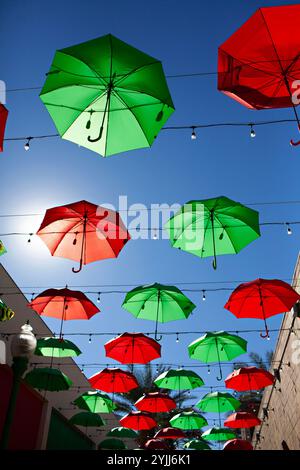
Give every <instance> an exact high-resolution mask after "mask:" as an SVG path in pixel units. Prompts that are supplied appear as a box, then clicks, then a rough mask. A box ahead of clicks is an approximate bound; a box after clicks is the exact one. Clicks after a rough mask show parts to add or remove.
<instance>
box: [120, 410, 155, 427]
mask: <svg viewBox="0 0 300 470" xmlns="http://www.w3.org/2000/svg"><path fill="white" fill-rule="evenodd" d="M120 424H121V425H122V426H124V427H125V428H129V429H133V430H135V431H142V430H146V429H152V428H155V427H156V426H157V422H156V421H155V419H154V418H152V416H151V415H150V414H149V413H143V412H141V411H131V412H130V413H127V415H125V416H123V418H121V419H120Z"/></svg>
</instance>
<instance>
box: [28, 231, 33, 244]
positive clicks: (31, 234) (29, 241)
mask: <svg viewBox="0 0 300 470" xmlns="http://www.w3.org/2000/svg"><path fill="white" fill-rule="evenodd" d="M32 236H33V233H30V234H29V238H28V240H27V243H31V237H32Z"/></svg>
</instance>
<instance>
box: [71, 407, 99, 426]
mask: <svg viewBox="0 0 300 470" xmlns="http://www.w3.org/2000/svg"><path fill="white" fill-rule="evenodd" d="M70 423H72V424H76V425H77V426H85V427H86V428H87V427H98V426H104V425H105V421H104V420H103V419H102V418H101V416H99V415H97V413H91V412H90V411H81V412H80V413H77V414H76V415H74V416H72V418H70Z"/></svg>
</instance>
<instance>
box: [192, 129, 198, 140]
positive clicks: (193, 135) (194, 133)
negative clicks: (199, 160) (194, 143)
mask: <svg viewBox="0 0 300 470" xmlns="http://www.w3.org/2000/svg"><path fill="white" fill-rule="evenodd" d="M192 129H193V131H192V134H191V139H192V140H196V139H197V135H196V132H195V128H194V127H192Z"/></svg>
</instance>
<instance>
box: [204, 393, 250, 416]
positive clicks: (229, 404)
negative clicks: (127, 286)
mask: <svg viewBox="0 0 300 470" xmlns="http://www.w3.org/2000/svg"><path fill="white" fill-rule="evenodd" d="M195 406H196V407H197V408H199V410H200V411H204V412H205V413H225V412H226V411H235V410H237V409H238V408H239V407H240V406H241V402H240V401H239V400H237V399H236V398H234V397H233V396H232V395H230V393H226V392H211V393H207V394H206V395H204V397H203V398H201V400H200V401H198V403H196V405H195Z"/></svg>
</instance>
